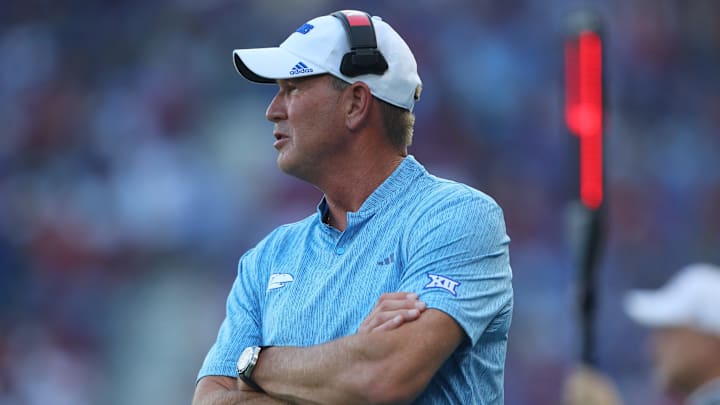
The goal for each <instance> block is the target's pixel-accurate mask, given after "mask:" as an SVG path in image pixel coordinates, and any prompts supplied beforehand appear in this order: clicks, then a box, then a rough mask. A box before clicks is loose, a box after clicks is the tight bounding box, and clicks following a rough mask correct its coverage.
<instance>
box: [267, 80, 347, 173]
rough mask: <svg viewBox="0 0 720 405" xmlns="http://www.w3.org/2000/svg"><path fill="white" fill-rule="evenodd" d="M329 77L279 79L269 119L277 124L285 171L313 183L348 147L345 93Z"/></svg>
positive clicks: (275, 132)
mask: <svg viewBox="0 0 720 405" xmlns="http://www.w3.org/2000/svg"><path fill="white" fill-rule="evenodd" d="M332 80H333V78H332V77H331V76H329V75H321V76H311V77H306V78H299V79H290V80H278V87H279V89H278V92H277V94H276V95H275V97H274V98H273V100H272V102H271V103H270V105H269V106H268V108H267V111H266V113H265V116H266V117H267V119H268V120H270V121H272V122H273V123H275V127H274V129H273V135H274V136H275V144H274V146H275V149H277V150H278V152H279V154H278V158H277V163H278V166H279V167H280V169H281V170H282V171H284V172H285V173H288V174H291V175H293V176H296V177H299V178H301V179H304V180H308V181H310V182H313V180H315V179H317V176H318V175H319V174H321V173H322V172H323V171H324V170H327V169H329V168H328V167H324V165H326V164H327V163H328V161H329V160H330V159H329V158H330V157H333V156H335V155H336V154H337V153H338V152H339V151H341V149H342V146H343V145H344V144H345V142H344V140H343V139H342V138H343V135H344V133H343V132H342V129H343V125H344V119H343V116H344V115H343V104H342V103H341V99H342V94H343V93H342V91H340V90H337V89H336V88H335V87H333V84H332Z"/></svg>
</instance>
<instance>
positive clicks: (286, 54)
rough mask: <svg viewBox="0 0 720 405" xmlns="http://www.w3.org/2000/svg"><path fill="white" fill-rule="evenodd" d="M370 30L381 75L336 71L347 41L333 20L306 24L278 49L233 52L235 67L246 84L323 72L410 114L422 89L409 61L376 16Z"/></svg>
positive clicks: (328, 17)
mask: <svg viewBox="0 0 720 405" xmlns="http://www.w3.org/2000/svg"><path fill="white" fill-rule="evenodd" d="M343 13H344V14H345V15H347V16H349V17H350V18H352V17H353V16H356V15H357V16H367V14H366V13H364V12H362V11H355V10H343ZM372 26H373V27H374V29H375V38H376V42H377V49H378V50H379V51H380V53H381V54H382V55H383V56H384V58H385V60H386V61H387V65H388V68H387V70H386V71H385V72H384V73H383V74H362V75H359V76H355V77H349V76H346V75H344V74H343V73H341V72H340V65H341V62H342V59H343V57H344V56H345V54H346V53H348V52H350V40H349V37H348V32H347V31H346V29H345V27H344V25H343V22H342V21H341V20H340V19H339V18H336V17H335V16H333V15H326V16H322V17H317V18H314V19H312V20H310V21H308V22H307V23H305V24H303V25H302V26H300V28H298V29H297V30H296V31H295V32H293V33H292V34H290V36H289V37H288V38H287V39H286V40H285V41H284V42H283V43H282V44H280V46H279V47H276V48H255V49H235V50H234V51H233V59H234V61H235V68H236V69H237V70H238V72H239V73H240V74H242V75H243V76H245V78H247V79H248V80H251V81H254V82H258V83H274V82H275V80H276V79H290V78H296V77H303V76H313V75H318V74H323V73H329V74H332V75H333V76H335V77H338V78H340V79H341V80H343V81H345V82H348V83H354V82H357V81H362V82H364V83H366V84H367V85H368V87H369V88H370V91H371V92H372V94H373V95H374V96H375V97H377V98H379V99H381V100H383V101H386V102H388V103H390V104H392V105H395V106H398V107H401V108H404V109H406V110H409V111H412V109H413V107H414V105H415V101H417V100H418V99H419V97H420V92H421V89H422V82H421V81H420V76H419V75H418V73H417V63H416V62H415V57H414V56H413V54H412V51H410V48H409V47H408V45H407V44H406V43H405V41H404V40H403V39H402V38H401V37H400V35H399V34H398V33H397V32H395V30H393V29H392V27H390V25H388V24H387V23H386V22H384V21H383V20H382V19H381V18H380V17H377V16H373V17H372Z"/></svg>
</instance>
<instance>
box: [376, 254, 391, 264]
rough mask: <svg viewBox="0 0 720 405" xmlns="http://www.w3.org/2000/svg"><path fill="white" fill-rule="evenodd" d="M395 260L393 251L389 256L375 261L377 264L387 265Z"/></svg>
mask: <svg viewBox="0 0 720 405" xmlns="http://www.w3.org/2000/svg"><path fill="white" fill-rule="evenodd" d="M393 262H395V253H391V254H390V256H388V257H386V258H384V259H382V260H380V261H378V262H377V264H378V266H387V265H388V264H392V263H393Z"/></svg>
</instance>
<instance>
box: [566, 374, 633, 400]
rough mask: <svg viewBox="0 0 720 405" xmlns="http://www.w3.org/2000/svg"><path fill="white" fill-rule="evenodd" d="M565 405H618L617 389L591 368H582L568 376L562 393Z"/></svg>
mask: <svg viewBox="0 0 720 405" xmlns="http://www.w3.org/2000/svg"><path fill="white" fill-rule="evenodd" d="M563 403H564V404H565V405H620V404H622V401H621V399H620V395H619V394H618V392H617V388H616V387H615V385H614V384H613V383H612V382H611V381H610V379H609V378H608V377H607V376H605V375H603V374H602V373H600V372H599V371H598V370H595V369H593V368H590V367H587V366H582V367H579V368H577V369H576V370H573V371H572V372H571V373H570V375H569V376H568V378H567V380H566V382H565V387H564V393H563Z"/></svg>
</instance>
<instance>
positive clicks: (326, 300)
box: [198, 156, 513, 405]
mask: <svg viewBox="0 0 720 405" xmlns="http://www.w3.org/2000/svg"><path fill="white" fill-rule="evenodd" d="M326 212H327V205H326V203H325V200H324V199H323V200H322V202H321V203H320V204H319V205H318V209H317V212H316V213H315V214H313V215H311V216H309V217H307V218H305V219H304V220H302V221H300V222H296V223H293V224H289V225H284V226H281V227H279V228H277V229H275V230H274V231H273V232H272V233H270V234H269V235H268V236H267V237H266V238H265V239H263V240H262V241H261V242H260V243H258V245H257V246H256V247H254V248H253V249H251V250H249V251H248V252H247V253H245V255H243V257H242V258H241V259H240V263H239V265H238V275H237V278H236V280H235V282H234V284H233V286H232V290H231V291H230V294H229V296H228V300H227V315H226V318H225V320H224V321H223V323H222V325H221V326H220V331H219V333H218V338H217V341H216V342H215V344H214V345H213V346H212V348H211V349H210V351H209V353H208V354H207V357H206V358H205V362H204V363H203V366H202V368H201V370H200V373H199V375H198V379H199V378H202V377H204V376H207V375H223V376H229V377H236V376H237V372H236V362H237V359H238V357H239V356H240V353H241V352H242V350H243V349H244V348H245V347H247V346H253V345H261V346H262V345H275V346H310V345H316V344H320V343H324V342H327V341H330V340H333V339H337V338H340V337H343V336H347V335H351V334H354V333H356V332H357V329H358V327H359V326H360V323H361V322H362V321H363V319H365V317H366V316H367V315H368V314H369V313H370V311H371V310H372V309H373V307H374V305H375V303H376V302H377V300H378V298H379V297H380V295H381V294H383V293H386V292H397V291H405V292H416V293H418V294H419V296H420V299H421V300H422V301H424V302H425V303H426V304H427V307H428V308H435V309H439V310H441V311H443V312H445V313H447V314H449V315H450V316H451V317H452V318H453V319H455V321H457V323H458V324H459V325H460V326H461V327H462V329H463V330H464V331H465V334H466V339H465V341H464V342H463V343H462V344H461V345H460V347H459V348H458V349H457V350H456V351H455V352H454V353H453V354H452V355H451V357H450V358H449V359H448V360H447V361H446V362H445V364H443V366H442V367H441V368H440V369H439V370H438V372H437V373H436V375H435V376H434V377H433V379H432V380H431V381H430V383H429V385H428V386H427V388H426V389H425V391H424V392H423V393H422V394H421V395H420V396H419V397H418V399H417V400H416V403H418V404H463V405H466V404H502V403H503V372H504V365H505V354H506V350H507V337H508V329H509V328H510V321H511V318H512V307H513V292H512V285H511V278H512V271H511V269H510V261H509V255H508V245H509V243H510V238H509V237H508V236H507V234H506V231H505V223H504V219H503V214H502V210H501V209H500V207H499V206H498V205H497V203H496V202H495V201H494V200H493V199H492V198H490V197H489V196H487V195H486V194H483V193H482V192H480V191H478V190H475V189H473V188H471V187H469V186H466V185H463V184H460V183H456V182H453V181H449V180H444V179H440V178H438V177H435V176H433V175H430V174H429V173H428V172H427V171H426V170H425V168H424V167H423V166H422V165H421V164H420V163H418V162H417V161H416V160H415V159H414V158H413V157H412V156H408V157H407V158H405V159H404V160H403V162H402V163H401V164H400V165H399V166H398V168H397V169H396V170H395V171H394V172H393V174H392V175H391V176H390V177H388V178H387V179H386V180H385V181H384V182H383V183H382V184H381V185H380V186H379V187H378V188H377V189H376V190H375V191H374V192H373V193H372V194H371V195H370V196H369V197H368V198H367V200H366V201H365V202H364V203H363V205H362V207H361V208H360V210H358V211H357V212H349V213H348V214H347V228H346V230H345V232H340V231H338V230H337V229H335V228H332V227H330V226H328V225H326V224H324V223H323V222H322V218H323V215H324V214H325V213H326ZM411 343H412V342H410V344H411Z"/></svg>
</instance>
